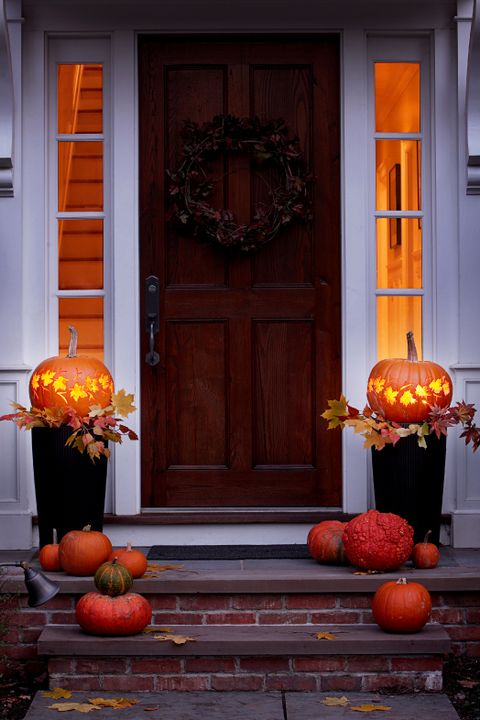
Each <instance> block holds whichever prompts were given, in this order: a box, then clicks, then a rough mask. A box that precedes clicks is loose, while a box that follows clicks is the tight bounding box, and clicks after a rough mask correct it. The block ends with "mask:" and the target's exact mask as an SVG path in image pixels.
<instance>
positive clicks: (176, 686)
mask: <svg viewBox="0 0 480 720" xmlns="http://www.w3.org/2000/svg"><path fill="white" fill-rule="evenodd" d="M208 689H209V678H208V676H206V675H188V676H186V675H180V676H178V675H175V676H172V677H164V676H162V675H159V676H158V677H156V678H155V690H159V691H164V690H166V691H174V690H178V691H179V692H196V691H198V690H208Z"/></svg>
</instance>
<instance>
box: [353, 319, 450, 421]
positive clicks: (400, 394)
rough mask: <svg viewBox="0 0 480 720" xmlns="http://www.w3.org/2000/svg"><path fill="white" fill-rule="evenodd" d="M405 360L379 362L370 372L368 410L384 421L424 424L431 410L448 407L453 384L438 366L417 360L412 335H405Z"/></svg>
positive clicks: (410, 333)
mask: <svg viewBox="0 0 480 720" xmlns="http://www.w3.org/2000/svg"><path fill="white" fill-rule="evenodd" d="M407 347H408V356H407V359H404V358H388V359H386V360H380V362H378V363H377V364H376V365H375V366H374V367H373V368H372V371H371V372H370V376H369V378H368V387H367V398H368V402H369V404H370V407H371V408H372V410H374V411H375V412H377V413H379V414H380V415H383V417H384V418H386V419H387V420H392V421H394V422H398V423H404V422H405V423H414V422H423V421H424V420H426V418H427V417H428V414H429V412H430V406H432V405H437V406H439V407H448V406H449V405H450V402H451V400H452V380H451V378H450V375H449V374H448V373H447V371H446V370H444V369H443V368H442V367H441V366H440V365H437V363H434V362H432V361H430V360H419V359H418V355H417V349H416V347H415V340H414V338H413V333H412V332H408V333H407Z"/></svg>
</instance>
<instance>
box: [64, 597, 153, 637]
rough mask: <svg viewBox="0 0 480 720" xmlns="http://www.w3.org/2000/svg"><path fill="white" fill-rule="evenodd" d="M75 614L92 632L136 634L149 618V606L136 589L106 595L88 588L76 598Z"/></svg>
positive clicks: (150, 615) (81, 625) (97, 633)
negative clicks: (135, 591)
mask: <svg viewBox="0 0 480 720" xmlns="http://www.w3.org/2000/svg"><path fill="white" fill-rule="evenodd" d="M75 616H76V618H77V622H78V624H79V625H80V627H81V628H83V629H84V630H85V632H87V633H91V634H92V635H136V634H137V633H140V632H142V630H143V629H144V628H145V627H146V626H147V625H148V623H149V622H150V620H151V618H152V607H151V605H150V603H149V602H148V600H146V598H144V597H143V596H142V595H138V594H137V593H127V594H126V595H117V596H116V597H110V596H109V595H102V594H101V593H97V592H89V593H87V594H86V595H83V596H82V597H81V598H80V600H79V601H78V603H77V607H76V608H75Z"/></svg>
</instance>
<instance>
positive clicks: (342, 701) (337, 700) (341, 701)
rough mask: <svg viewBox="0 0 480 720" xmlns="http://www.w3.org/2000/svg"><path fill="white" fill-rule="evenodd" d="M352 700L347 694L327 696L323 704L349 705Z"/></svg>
mask: <svg viewBox="0 0 480 720" xmlns="http://www.w3.org/2000/svg"><path fill="white" fill-rule="evenodd" d="M349 702H350V700H349V699H348V698H346V697H345V695H342V697H326V698H325V699H324V700H322V705H330V706H332V707H333V706H334V705H348V703H349Z"/></svg>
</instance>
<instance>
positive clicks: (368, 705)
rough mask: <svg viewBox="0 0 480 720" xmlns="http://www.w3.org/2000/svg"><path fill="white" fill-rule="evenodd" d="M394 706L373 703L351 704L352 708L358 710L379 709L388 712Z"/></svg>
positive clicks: (371, 710)
mask: <svg viewBox="0 0 480 720" xmlns="http://www.w3.org/2000/svg"><path fill="white" fill-rule="evenodd" d="M391 709H392V708H391V707H390V706H389V705H373V704H372V703H364V704H363V705H350V710H355V711H356V712H373V711H375V710H379V711H381V712H388V711H389V710H391Z"/></svg>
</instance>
